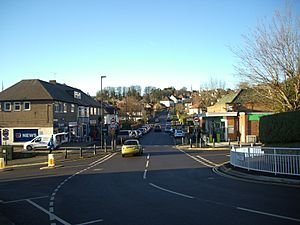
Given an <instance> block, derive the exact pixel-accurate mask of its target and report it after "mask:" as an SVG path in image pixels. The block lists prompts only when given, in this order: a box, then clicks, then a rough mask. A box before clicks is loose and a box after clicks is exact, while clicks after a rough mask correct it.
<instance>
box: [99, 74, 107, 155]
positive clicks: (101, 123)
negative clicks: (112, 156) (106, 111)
mask: <svg viewBox="0 0 300 225" xmlns="http://www.w3.org/2000/svg"><path fill="white" fill-rule="evenodd" d="M103 78H106V76H101V89H100V90H101V99H100V100H101V110H100V117H101V122H100V129H101V131H100V134H101V138H100V141H101V148H102V149H103V120H104V118H103V95H102V79H103Z"/></svg>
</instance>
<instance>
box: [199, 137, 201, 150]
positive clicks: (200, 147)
mask: <svg viewBox="0 0 300 225" xmlns="http://www.w3.org/2000/svg"><path fill="white" fill-rule="evenodd" d="M199 142H200V148H202V138H200V139H199Z"/></svg>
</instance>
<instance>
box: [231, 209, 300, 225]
mask: <svg viewBox="0 0 300 225" xmlns="http://www.w3.org/2000/svg"><path fill="white" fill-rule="evenodd" d="M236 208H237V209H239V210H242V211H246V212H251V213H256V214H261V215H265V216H271V217H276V218H280V219H285V220H291V221H296V222H300V219H297V218H292V217H287V216H281V215H277V214H273V213H267V212H262V211H257V210H253V209H247V208H242V207H236Z"/></svg>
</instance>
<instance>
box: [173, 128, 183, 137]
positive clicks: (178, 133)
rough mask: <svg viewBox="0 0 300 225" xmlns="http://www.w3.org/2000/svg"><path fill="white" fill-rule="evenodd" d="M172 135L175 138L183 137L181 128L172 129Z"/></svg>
mask: <svg viewBox="0 0 300 225" xmlns="http://www.w3.org/2000/svg"><path fill="white" fill-rule="evenodd" d="M174 137H175V138H179V137H184V132H183V131H182V130H178V129H176V130H175V131H174Z"/></svg>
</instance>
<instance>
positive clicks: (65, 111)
mask: <svg viewBox="0 0 300 225" xmlns="http://www.w3.org/2000/svg"><path fill="white" fill-rule="evenodd" d="M67 112H68V107H67V103H64V113H67Z"/></svg>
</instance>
